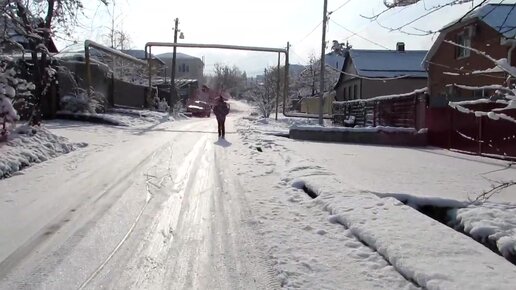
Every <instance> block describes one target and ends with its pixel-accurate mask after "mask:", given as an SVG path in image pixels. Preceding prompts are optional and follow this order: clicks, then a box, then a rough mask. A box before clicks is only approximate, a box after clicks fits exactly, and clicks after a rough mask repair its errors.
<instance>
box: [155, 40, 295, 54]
mask: <svg viewBox="0 0 516 290" xmlns="http://www.w3.org/2000/svg"><path fill="white" fill-rule="evenodd" d="M150 46H162V47H190V48H219V49H234V50H249V51H262V52H280V53H287V50H286V49H284V48H271V47H257V46H241V45H228V44H201V43H174V42H147V43H146V44H145V48H147V47H150ZM145 51H146V52H147V49H145ZM145 56H146V57H148V56H147V54H146V55H145Z"/></svg>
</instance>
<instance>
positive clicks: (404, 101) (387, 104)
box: [333, 90, 426, 129]
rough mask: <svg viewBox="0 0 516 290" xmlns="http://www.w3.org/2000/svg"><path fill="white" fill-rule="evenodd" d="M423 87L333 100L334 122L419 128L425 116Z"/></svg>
mask: <svg viewBox="0 0 516 290" xmlns="http://www.w3.org/2000/svg"><path fill="white" fill-rule="evenodd" d="M425 98H426V97H425V90H418V91H415V92H412V93H408V94H403V95H393V96H381V97H376V98H372V99H365V100H353V101H345V102H333V122H334V124H337V125H343V126H359V127H377V126H389V127H402V128H415V129H420V128H422V127H423V126H424V119H425V106H426V100H425Z"/></svg>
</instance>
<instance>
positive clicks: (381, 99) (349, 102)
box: [333, 87, 428, 105]
mask: <svg viewBox="0 0 516 290" xmlns="http://www.w3.org/2000/svg"><path fill="white" fill-rule="evenodd" d="M427 91H428V89H427V88H426V87H425V88H422V89H417V90H414V91H412V92H410V93H404V94H395V95H385V96H378V97H374V98H370V99H359V100H351V101H335V102H333V104H334V105H343V104H351V103H365V102H374V101H385V100H392V99H398V98H404V97H410V96H414V95H418V94H424V93H426V92H427Z"/></svg>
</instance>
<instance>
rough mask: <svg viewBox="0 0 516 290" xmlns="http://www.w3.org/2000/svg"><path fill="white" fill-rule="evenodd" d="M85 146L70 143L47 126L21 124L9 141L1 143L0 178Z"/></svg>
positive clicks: (83, 144)
mask: <svg viewBox="0 0 516 290" xmlns="http://www.w3.org/2000/svg"><path fill="white" fill-rule="evenodd" d="M84 146H86V144H85V143H70V142H68V140H67V139H66V138H64V137H60V136H57V135H54V134H52V133H51V132H50V131H48V130H47V129H45V128H32V127H29V126H20V127H18V128H16V129H15V131H14V132H13V133H12V134H10V135H9V137H8V141H7V142H5V143H0V178H5V177H7V176H10V175H12V174H13V173H15V172H17V171H19V170H22V169H23V168H25V167H28V166H31V165H32V164H34V163H40V162H43V161H46V160H49V159H51V158H54V157H57V156H60V155H62V154H66V153H69V152H71V151H73V150H75V149H77V148H80V147H84Z"/></svg>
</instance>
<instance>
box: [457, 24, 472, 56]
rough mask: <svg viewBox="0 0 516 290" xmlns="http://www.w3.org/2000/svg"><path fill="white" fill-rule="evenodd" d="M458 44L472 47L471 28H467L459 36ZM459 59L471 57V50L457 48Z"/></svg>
mask: <svg viewBox="0 0 516 290" xmlns="http://www.w3.org/2000/svg"><path fill="white" fill-rule="evenodd" d="M457 44H459V45H462V46H465V47H471V28H470V27H467V28H466V29H465V30H464V31H463V32H461V33H459V34H458V35H457ZM456 51H457V58H465V57H468V56H469V55H470V52H471V50H469V49H467V48H464V47H457V50H456Z"/></svg>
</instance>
